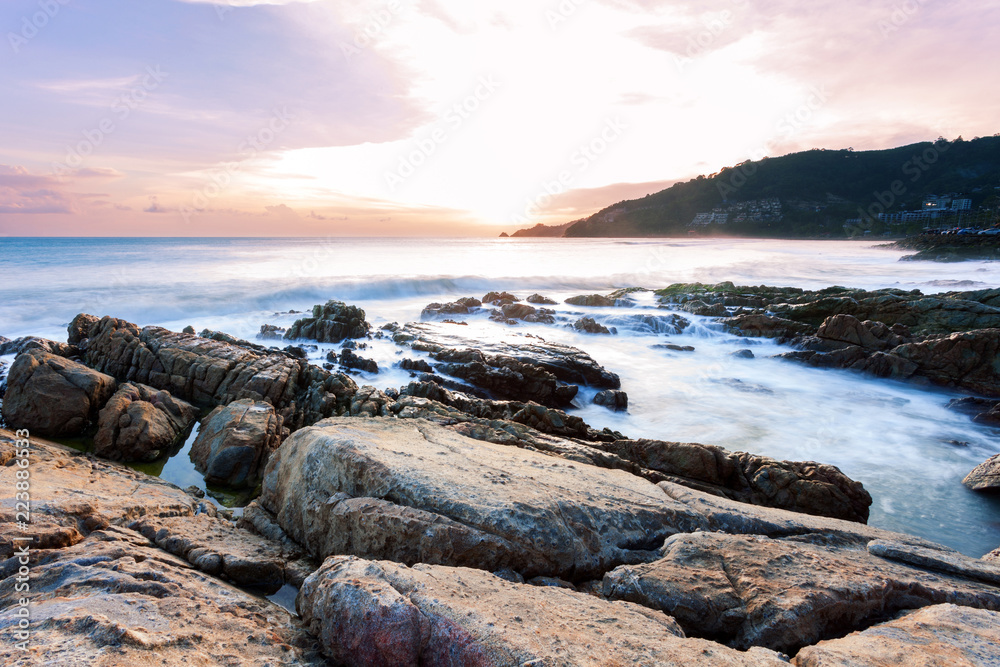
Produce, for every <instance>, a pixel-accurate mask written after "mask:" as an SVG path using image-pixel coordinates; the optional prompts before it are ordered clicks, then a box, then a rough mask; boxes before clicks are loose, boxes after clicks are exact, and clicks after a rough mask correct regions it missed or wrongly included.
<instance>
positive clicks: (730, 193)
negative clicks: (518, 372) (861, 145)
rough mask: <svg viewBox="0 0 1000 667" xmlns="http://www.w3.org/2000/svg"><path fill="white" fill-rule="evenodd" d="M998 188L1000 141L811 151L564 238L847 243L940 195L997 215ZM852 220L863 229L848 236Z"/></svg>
mask: <svg viewBox="0 0 1000 667" xmlns="http://www.w3.org/2000/svg"><path fill="white" fill-rule="evenodd" d="M998 187H1000V135H998V136H993V137H984V138H978V139H974V140H972V141H964V140H962V139H961V138H959V139H957V140H955V141H950V142H949V141H945V140H944V139H939V140H938V141H936V142H924V143H918V144H912V145H909V146H902V147H900V148H893V149H888V150H879V151H853V150H850V149H845V150H810V151H805V152H802V153H793V154H790V155H785V156H782V157H777V158H764V159H763V160H759V161H753V162H750V161H748V162H744V163H743V164H740V165H737V166H735V167H730V168H726V169H723V170H722V171H721V172H719V173H717V174H712V175H711V176H699V177H698V178H695V179H693V180H690V181H687V182H684V183H678V184H676V185H674V186H672V187H670V188H668V189H666V190H663V191H661V192H657V193H655V194H651V195H647V196H646V197H643V198H641V199H634V200H630V201H623V202H619V203H617V204H614V205H613V206H609V207H608V208H605V209H603V210H602V211H599V212H598V213H596V214H594V215H592V216H590V217H589V218H585V219H583V220H580V221H577V222H575V223H573V224H572V225H571V226H570V227H569V228H568V229H567V230H566V232H565V236H571V237H611V236H681V235H687V234H688V233H691V232H695V233H699V234H727V235H741V236H781V237H798V236H826V235H829V236H832V237H842V236H844V235H845V233H856V232H857V231H858V230H863V229H871V230H872V231H875V232H881V231H883V230H884V229H887V228H888V226H889V224H890V223H885V224H884V223H883V222H882V221H880V220H879V219H878V214H879V213H883V212H884V213H896V212H900V211H910V210H918V209H921V207H922V205H923V202H924V199H925V198H926V197H929V196H932V195H937V196H941V197H946V196H953V197H958V196H960V197H962V198H968V199H971V210H972V211H976V210H978V209H980V208H981V207H992V208H993V209H996V207H997V204H998V197H997V195H1000V189H998ZM850 219H854V220H856V221H857V222H856V224H854V225H850V224H849V225H848V227H847V230H846V232H845V222H846V221H848V220H850ZM894 224H895V225H896V226H897V227H901V226H905V225H903V223H898V222H897V223H894ZM919 224H920V225H922V224H923V223H919ZM914 225H915V223H912V222H911V223H909V226H914ZM898 231H907V230H905V229H899V230H898Z"/></svg>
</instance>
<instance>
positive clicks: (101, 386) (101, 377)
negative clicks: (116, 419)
mask: <svg viewBox="0 0 1000 667" xmlns="http://www.w3.org/2000/svg"><path fill="white" fill-rule="evenodd" d="M114 391H115V379H114V378H113V377H110V376H108V375H105V374H104V373H99V372H97V371H94V370H91V369H90V368H87V367H86V366H84V365H83V364H81V363H78V362H75V361H70V360H69V359H65V358H63V357H59V356H56V355H54V354H51V353H49V352H44V351H42V350H39V349H34V350H30V351H28V352H22V353H21V354H19V355H18V356H17V358H16V359H15V360H14V363H13V364H12V365H11V368H10V372H9V373H8V375H7V390H6V393H5V394H4V400H3V417H4V419H5V420H6V422H7V423H8V424H10V425H11V426H13V427H15V428H23V429H28V430H29V431H31V433H32V434H34V435H45V436H55V437H62V436H74V435H79V434H80V433H82V432H83V431H84V429H86V428H87V427H88V426H89V425H90V424H91V423H92V422H93V421H94V420H95V419H96V417H97V414H98V411H99V410H100V409H101V407H103V406H104V404H105V403H106V402H107V401H108V399H109V398H111V395H112V394H113V393H114Z"/></svg>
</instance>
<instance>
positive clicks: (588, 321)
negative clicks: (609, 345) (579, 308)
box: [572, 317, 611, 335]
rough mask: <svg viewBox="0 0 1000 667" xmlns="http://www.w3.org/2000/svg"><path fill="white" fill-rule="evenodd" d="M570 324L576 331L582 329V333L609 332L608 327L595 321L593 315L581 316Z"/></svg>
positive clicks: (608, 333)
mask: <svg viewBox="0 0 1000 667" xmlns="http://www.w3.org/2000/svg"><path fill="white" fill-rule="evenodd" d="M572 326H573V328H574V329H576V330H577V331H582V332H584V333H589V334H606V335H610V334H611V330H610V329H608V328H607V327H606V326H604V325H603V324H599V323H597V322H595V321H594V318H593V317H581V318H580V319H578V320H577V321H576V322H573V325H572Z"/></svg>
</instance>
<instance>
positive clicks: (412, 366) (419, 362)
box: [399, 359, 434, 373]
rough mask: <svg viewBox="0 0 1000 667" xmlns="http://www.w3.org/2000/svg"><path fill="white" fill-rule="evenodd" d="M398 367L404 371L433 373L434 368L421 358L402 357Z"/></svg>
mask: <svg viewBox="0 0 1000 667" xmlns="http://www.w3.org/2000/svg"><path fill="white" fill-rule="evenodd" d="M399 367H400V368H402V369H403V370H404V371H417V372H420V373H433V372H434V368H432V367H431V365H430V364H429V363H427V362H426V361H424V360H423V359H402V360H400V362H399Z"/></svg>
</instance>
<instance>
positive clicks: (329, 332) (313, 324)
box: [285, 300, 371, 343]
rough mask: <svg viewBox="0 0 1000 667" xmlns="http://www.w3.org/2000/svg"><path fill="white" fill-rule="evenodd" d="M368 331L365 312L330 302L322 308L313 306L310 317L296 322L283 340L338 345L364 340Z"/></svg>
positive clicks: (333, 301)
mask: <svg viewBox="0 0 1000 667" xmlns="http://www.w3.org/2000/svg"><path fill="white" fill-rule="evenodd" d="M370 330H371V325H370V324H368V322H367V320H365V311H363V310H361V309H360V308H358V307H357V306H348V305H347V304H345V303H344V302H343V301H336V300H330V301H327V302H326V303H325V304H324V305H322V306H313V311H312V317H305V318H302V319H300V320H296V321H295V324H293V325H292V326H291V327H289V329H288V331H286V332H285V338H286V339H289V340H295V339H297V338H308V339H310V340H316V341H319V342H321V343H339V342H340V341H342V340H344V339H345V338H364V337H366V336H367V335H368V332H369V331H370Z"/></svg>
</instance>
